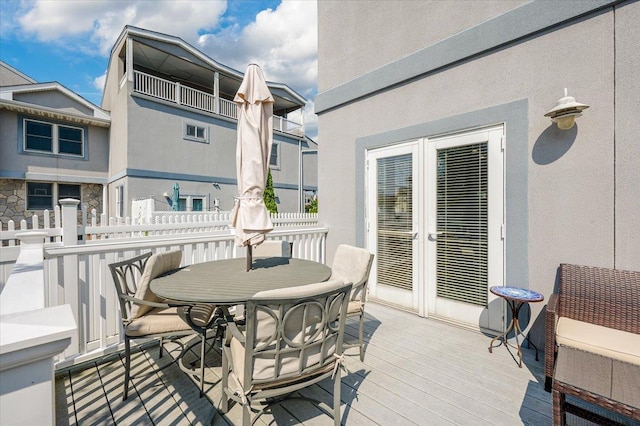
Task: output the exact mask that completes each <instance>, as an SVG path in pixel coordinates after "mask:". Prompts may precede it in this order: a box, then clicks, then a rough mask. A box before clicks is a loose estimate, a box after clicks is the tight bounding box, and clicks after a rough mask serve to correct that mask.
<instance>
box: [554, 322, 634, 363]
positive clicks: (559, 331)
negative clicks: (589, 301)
mask: <svg viewBox="0 0 640 426" xmlns="http://www.w3.org/2000/svg"><path fill="white" fill-rule="evenodd" d="M556 341H557V342H558V345H562V346H568V347H571V348H575V349H580V350H583V351H587V352H592V353H594V354H597V355H601V356H604V357H607V358H612V359H615V360H618V361H623V362H627V363H630V364H635V365H638V366H640V334H634V333H629V332H626V331H621V330H616V329H613V328H608V327H603V326H601V325H595V324H591V323H588V322H583V321H577V320H574V319H571V318H566V317H561V318H560V319H559V320H558V325H557V326H556Z"/></svg>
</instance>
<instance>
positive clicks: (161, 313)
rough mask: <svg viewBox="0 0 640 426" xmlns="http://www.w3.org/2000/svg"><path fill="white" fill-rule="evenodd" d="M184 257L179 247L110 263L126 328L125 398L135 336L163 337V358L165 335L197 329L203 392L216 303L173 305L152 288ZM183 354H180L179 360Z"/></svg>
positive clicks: (180, 333)
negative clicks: (207, 341)
mask: <svg viewBox="0 0 640 426" xmlns="http://www.w3.org/2000/svg"><path fill="white" fill-rule="evenodd" d="M181 259H182V252H181V251H179V250H175V251H167V252H163V253H157V254H152V253H146V254H143V255H140V256H136V257H134V258H131V259H128V260H125V261H122V262H117V263H112V264H110V265H109V269H110V270H111V275H112V276H113V282H114V283H115V287H116V292H117V293H118V300H119V302H120V313H121V316H122V325H123V328H124V345H125V379H124V393H123V396H122V399H123V400H126V399H127V397H128V395H129V381H130V379H131V340H134V339H143V338H144V339H148V338H159V339H160V358H162V354H163V343H164V342H163V339H164V338H165V337H181V336H188V335H193V334H196V333H198V334H200V336H201V345H202V346H201V360H200V363H201V365H200V373H201V375H200V396H202V395H203V390H204V347H205V339H206V331H207V328H208V327H209V325H210V323H211V321H210V320H211V318H212V314H213V312H214V310H215V306H212V305H196V306H171V305H170V304H169V303H168V301H166V300H162V299H160V298H159V297H158V296H157V295H155V294H154V293H153V292H152V291H151V289H150V288H149V284H150V282H151V280H152V279H154V278H156V277H158V276H160V275H162V274H163V273H166V272H168V271H171V270H173V269H177V268H178V267H179V266H180V261H181ZM189 321H190V322H191V324H192V326H194V327H197V329H198V331H195V330H194V328H192V327H190V326H189V324H188V322H189ZM183 352H184V346H183ZM180 356H182V354H180ZM179 358H180V357H178V358H176V360H178V359H179ZM174 362H175V361H174ZM169 365H170V364H169ZM165 367H166V366H165ZM163 368H164V367H163Z"/></svg>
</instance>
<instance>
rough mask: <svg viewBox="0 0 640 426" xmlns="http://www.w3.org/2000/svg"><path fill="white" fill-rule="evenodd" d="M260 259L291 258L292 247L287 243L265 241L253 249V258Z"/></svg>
mask: <svg viewBox="0 0 640 426" xmlns="http://www.w3.org/2000/svg"><path fill="white" fill-rule="evenodd" d="M260 257H287V258H291V246H290V245H289V243H288V242H287V241H273V240H265V241H263V242H262V243H260V244H258V245H257V246H255V247H253V258H254V259H256V258H260Z"/></svg>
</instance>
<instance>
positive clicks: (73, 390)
mask: <svg viewBox="0 0 640 426" xmlns="http://www.w3.org/2000/svg"><path fill="white" fill-rule="evenodd" d="M365 332H366V335H367V341H368V344H367V346H366V348H367V351H366V356H365V362H364V363H361V362H360V360H359V357H358V356H357V355H355V354H356V353H357V349H349V350H348V351H347V354H354V355H355V356H348V357H347V362H346V366H347V369H348V373H347V374H345V375H343V379H342V407H341V410H342V423H343V424H345V425H348V426H349V425H372V424H380V425H394V426H401V425H425V424H433V425H447V424H462V425H519V424H527V425H550V424H551V398H550V394H548V393H546V392H545V391H544V389H543V382H544V380H543V375H544V372H543V368H544V366H543V359H544V356H543V354H540V361H538V362H536V361H535V359H534V352H533V350H528V349H525V356H524V364H523V368H518V366H517V363H516V362H515V361H514V359H513V358H512V357H511V355H510V354H509V352H508V351H507V350H506V349H505V348H504V347H499V348H496V349H494V351H493V354H489V352H488V351H487V347H488V345H489V340H490V337H489V336H486V335H484V334H482V333H479V332H477V331H470V330H466V329H463V328H459V327H455V326H452V325H448V324H445V323H442V322H439V321H435V320H430V319H425V318H420V317H418V316H416V315H413V314H410V313H407V312H403V311H400V310H396V309H393V308H389V307H386V306H382V305H378V304H374V303H369V304H367V319H366V321H365ZM356 335H357V325H356V323H355V321H351V320H350V321H349V322H348V325H347V336H346V337H345V338H346V339H351V338H353V337H355V336H356ZM196 349H197V348H196ZM176 351H177V349H176ZM187 356H192V355H191V354H187ZM157 357H158V350H157V347H152V348H148V349H147V350H145V351H142V352H135V353H134V355H133V361H132V365H133V366H132V370H133V373H132V374H134V375H135V374H136V372H142V371H145V370H148V369H150V368H153V367H155V366H157V365H158V362H159V363H160V364H162V363H165V362H168V361H169V360H170V359H171V358H170V357H167V356H165V357H163V358H162V359H160V360H158V358H157ZM207 365H208V370H207V375H206V377H207V381H208V382H210V383H208V384H205V391H206V397H204V398H199V397H198V388H197V386H196V385H195V383H194V381H193V380H192V378H191V377H190V376H188V375H187V374H185V373H183V372H182V371H181V370H180V369H179V368H178V366H176V365H175V364H174V365H173V366H170V367H169V368H166V369H164V370H162V371H161V372H159V373H157V375H154V376H152V377H147V378H136V379H134V381H133V385H132V386H131V387H130V390H129V399H128V400H127V401H124V402H123V401H122V381H123V377H124V361H123V359H121V357H120V356H119V355H118V354H115V355H112V356H110V357H108V358H105V359H103V360H101V361H100V362H96V363H92V364H91V365H90V366H89V367H88V368H84V369H76V370H67V371H63V372H59V373H58V374H57V375H56V419H57V424H58V425H76V424H79V425H86V424H91V425H96V424H122V425H133V424H145V425H146V424H156V425H183V424H208V423H209V422H210V419H211V418H210V416H211V414H212V413H213V411H212V401H213V403H215V404H218V403H219V400H220V387H221V386H220V381H219V380H220V379H219V378H220V375H221V367H220V365H221V360H220V356H219V355H218V354H217V353H216V352H215V351H210V352H209V355H207ZM85 367H86V366H85ZM330 390H331V384H330V383H329V382H327V381H325V382H321V383H320V384H318V385H315V386H314V387H312V388H309V390H308V391H305V393H306V394H307V395H310V396H313V397H315V398H316V399H320V400H322V401H326V402H328V403H331V394H330ZM239 419H240V409H239V407H238V406H234V407H233V408H232V409H231V410H230V412H229V413H227V414H226V415H225V416H221V415H219V414H217V415H216V416H215V418H214V422H213V423H214V424H216V425H226V424H237V423H239ZM256 424H278V425H284V424H287V425H289V424H304V425H326V424H332V420H331V418H330V417H328V416H326V415H325V414H324V413H322V412H321V411H320V410H319V409H317V408H316V407H315V406H314V405H312V404H310V403H307V402H303V401H300V400H293V401H288V402H286V403H284V404H282V405H281V406H279V407H276V408H274V410H273V413H271V414H265V415H263V416H262V417H261V418H260V419H259V420H258V422H257V423H256Z"/></svg>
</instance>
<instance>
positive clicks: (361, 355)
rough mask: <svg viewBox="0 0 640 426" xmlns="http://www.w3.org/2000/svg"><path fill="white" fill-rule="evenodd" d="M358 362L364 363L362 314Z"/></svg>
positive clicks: (361, 317) (362, 316) (362, 315)
mask: <svg viewBox="0 0 640 426" xmlns="http://www.w3.org/2000/svg"><path fill="white" fill-rule="evenodd" d="M359 339H360V341H359V342H358V343H359V344H360V362H364V312H362V313H360V335H359Z"/></svg>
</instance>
